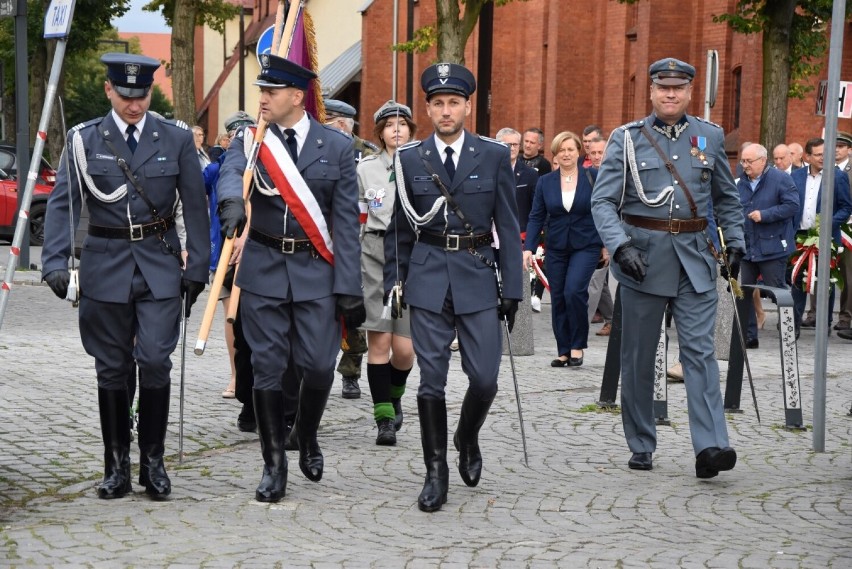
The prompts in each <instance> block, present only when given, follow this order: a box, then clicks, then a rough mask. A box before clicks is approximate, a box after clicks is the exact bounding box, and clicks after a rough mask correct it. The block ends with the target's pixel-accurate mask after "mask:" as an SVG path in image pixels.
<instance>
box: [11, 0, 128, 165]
mask: <svg viewBox="0 0 852 569" xmlns="http://www.w3.org/2000/svg"><path fill="white" fill-rule="evenodd" d="M49 5H50V1H49V0H28V1H27V46H26V50H27V61H28V71H29V77H28V81H29V112H28V115H29V117H30V118H29V124H28V128H29V133H30V142H31V143H32V141H33V140H34V139H35V135H36V132H35V131H36V129H37V128H38V123H39V120H40V118H41V112H42V106H43V104H44V100H45V97H46V93H47V84H48V79H49V77H50V67H51V64H52V62H53V54H54V52H55V50H56V41H55V40H50V41H45V40H44V38H43V35H44V13H45V10H46V9H47V7H48V6H49ZM128 7H129V0H77V2H76V7H75V10H74V18H73V20H72V23H71V34H70V36H69V39H68V42H67V44H66V56H65V61H66V63H69V64H70V62H71V61H73V60H74V59H75V58H76V57H79V56H80V55H81V54H85V53H87V52H89V51H90V50H92V49H94V48H95V47H96V46H97V42H98V40H99V39H100V38H101V37H102V35H103V33H104V32H105V31H106V30H109V29H111V24H110V21H111V20H112V19H113V18H115V17H119V16H121V15H123V14H124V13H125V12H127V9H128ZM15 50H16V45H15V33H14V21H13V19H11V18H5V19H3V20H0V61H2V63H3V68H4V69H5V74H4V83H3V87H4V91H3V93H2V97H3V118H4V123H5V124H6V134H7V136H8V137H10V138H11V137H14V134H15V133H16V132H17V126H16V124H15V73H14V70H15ZM66 70H67V65H64V66H63V72H62V74H61V75H60V78H59V84H58V93H59V94H60V95H61V94H63V93H64V90H65V80H66V77H67V76H68V73H67V71H66ZM62 135H63V133H62V130H61V121H60V117H59V113H58V112H55V111H54V112H53V113H52V117H51V121H50V124H49V125H48V130H47V151H46V154H47V155H48V156H49V157H52V156H59V152H60V151H61V149H62V139H63V136H62ZM54 161H55V160H54Z"/></svg>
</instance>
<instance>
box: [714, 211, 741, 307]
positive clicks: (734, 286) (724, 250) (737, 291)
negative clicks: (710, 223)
mask: <svg viewBox="0 0 852 569" xmlns="http://www.w3.org/2000/svg"><path fill="white" fill-rule="evenodd" d="M716 232H717V233H718V234H719V246H720V247H721V251H720V254H719V264H720V265H722V266H724V267H725V270H726V271H727V273H728V285H729V286H730V287H731V291H732V292H733V293H734V296H735V297H737V298H743V289H742V287H740V283H739V282H737V279H735V278H733V276H731V265H730V264H729V263H728V247H727V245H725V236H724V235H723V234H722V228H721V227H717V228H716Z"/></svg>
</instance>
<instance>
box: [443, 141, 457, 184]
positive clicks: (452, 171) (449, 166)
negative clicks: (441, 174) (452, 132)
mask: <svg viewBox="0 0 852 569" xmlns="http://www.w3.org/2000/svg"><path fill="white" fill-rule="evenodd" d="M444 152H446V153H447V157H446V158H445V159H444V168H446V170H447V174H449V175H450V181H452V179H453V176H455V175H456V165H455V163H454V162H453V149H452V148H450V147H449V146H448V147H447V148H446V149H445V150H444Z"/></svg>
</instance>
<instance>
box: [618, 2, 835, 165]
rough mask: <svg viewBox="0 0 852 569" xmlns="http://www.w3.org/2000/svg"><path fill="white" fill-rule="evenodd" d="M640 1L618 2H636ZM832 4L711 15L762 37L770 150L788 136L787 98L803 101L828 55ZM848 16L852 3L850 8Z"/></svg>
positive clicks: (778, 5) (760, 6)
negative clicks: (796, 98)
mask: <svg viewBox="0 0 852 569" xmlns="http://www.w3.org/2000/svg"><path fill="white" fill-rule="evenodd" d="M638 1H639V0H618V2H621V3H625V4H634V3H636V2H638ZM832 3H833V2H832V0H737V3H736V5H735V6H734V10H733V12H730V13H725V14H719V15H716V16H713V21H714V22H727V23H728V25H729V26H731V29H733V30H734V31H735V32H738V33H742V34H754V33H761V32H762V33H763V101H762V104H761V116H760V141H761V143H762V144H763V145H764V146H766V147H767V148H773V147H775V145H777V144H781V143H782V142H784V140H785V139H786V136H787V102H788V99H789V97H791V96H792V97H800V98H801V97H803V96H804V95H805V93H807V92H808V91H809V90H810V89H811V87H809V86H807V83H806V82H807V80H808V79H809V78H810V77H812V76H814V75H816V74H817V73H819V71H820V65H819V59H820V58H821V57H823V56H824V55H825V53H826V46H827V43H828V42H827V40H828V36H827V34H826V27H825V25H826V22H828V21H829V20H830V19H831V10H832ZM846 14H847V17H848V16H849V15H850V14H852V3H848V4H847V6H846Z"/></svg>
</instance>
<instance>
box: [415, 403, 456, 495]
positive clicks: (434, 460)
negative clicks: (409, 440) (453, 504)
mask: <svg viewBox="0 0 852 569" xmlns="http://www.w3.org/2000/svg"><path fill="white" fill-rule="evenodd" d="M417 410H418V411H419V414H420V441H421V443H422V445H423V461H424V462H425V463H426V482H425V483H424V484H423V490H422V491H421V492H420V496H419V497H418V498H417V507H419V508H420V509H421V510H422V511H424V512H436V511H438V510H440V509H441V506H443V505H444V504H446V503H447V488H448V487H449V485H450V469H449V468H448V467H447V402H446V401H445V400H443V399H427V398H425V397H418V398H417Z"/></svg>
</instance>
